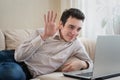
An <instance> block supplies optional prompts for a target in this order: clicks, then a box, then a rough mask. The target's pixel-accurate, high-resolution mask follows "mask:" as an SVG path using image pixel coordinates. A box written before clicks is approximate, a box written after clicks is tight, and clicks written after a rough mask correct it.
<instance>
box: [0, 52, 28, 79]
mask: <svg viewBox="0 0 120 80" xmlns="http://www.w3.org/2000/svg"><path fill="white" fill-rule="evenodd" d="M14 51H15V50H2V51H0V80H26V76H25V73H24V71H23V70H22V68H21V66H20V65H19V64H18V63H17V62H16V61H15V59H14Z"/></svg>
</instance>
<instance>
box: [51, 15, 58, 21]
mask: <svg viewBox="0 0 120 80" xmlns="http://www.w3.org/2000/svg"><path fill="white" fill-rule="evenodd" d="M56 17H57V13H55V14H54V16H53V18H52V21H53V22H55V20H56Z"/></svg>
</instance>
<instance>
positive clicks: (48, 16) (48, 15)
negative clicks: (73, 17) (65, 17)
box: [47, 11, 50, 22]
mask: <svg viewBox="0 0 120 80" xmlns="http://www.w3.org/2000/svg"><path fill="white" fill-rule="evenodd" d="M49 18H50V11H48V14H47V22H49Z"/></svg>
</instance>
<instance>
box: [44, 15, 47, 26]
mask: <svg viewBox="0 0 120 80" xmlns="http://www.w3.org/2000/svg"><path fill="white" fill-rule="evenodd" d="M44 22H45V24H46V22H47V20H46V14H45V15H44Z"/></svg>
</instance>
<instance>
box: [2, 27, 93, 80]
mask: <svg viewBox="0 0 120 80" xmlns="http://www.w3.org/2000/svg"><path fill="white" fill-rule="evenodd" d="M33 31H34V30H32V29H14V30H13V29H12V30H0V50H5V49H15V48H16V47H17V46H18V45H19V44H20V43H21V42H22V41H24V40H25V39H26V38H27V37H29V35H30V34H31V33H32V32H33ZM81 40H82V42H83V44H84V45H85V48H86V50H87V52H88V53H89V55H90V57H91V59H94V51H95V41H93V40H90V39H87V38H81ZM72 60H76V59H72ZM31 80H76V79H73V78H69V77H64V76H63V74H62V72H53V73H51V74H46V75H42V76H39V77H37V78H35V79H31Z"/></svg>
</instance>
